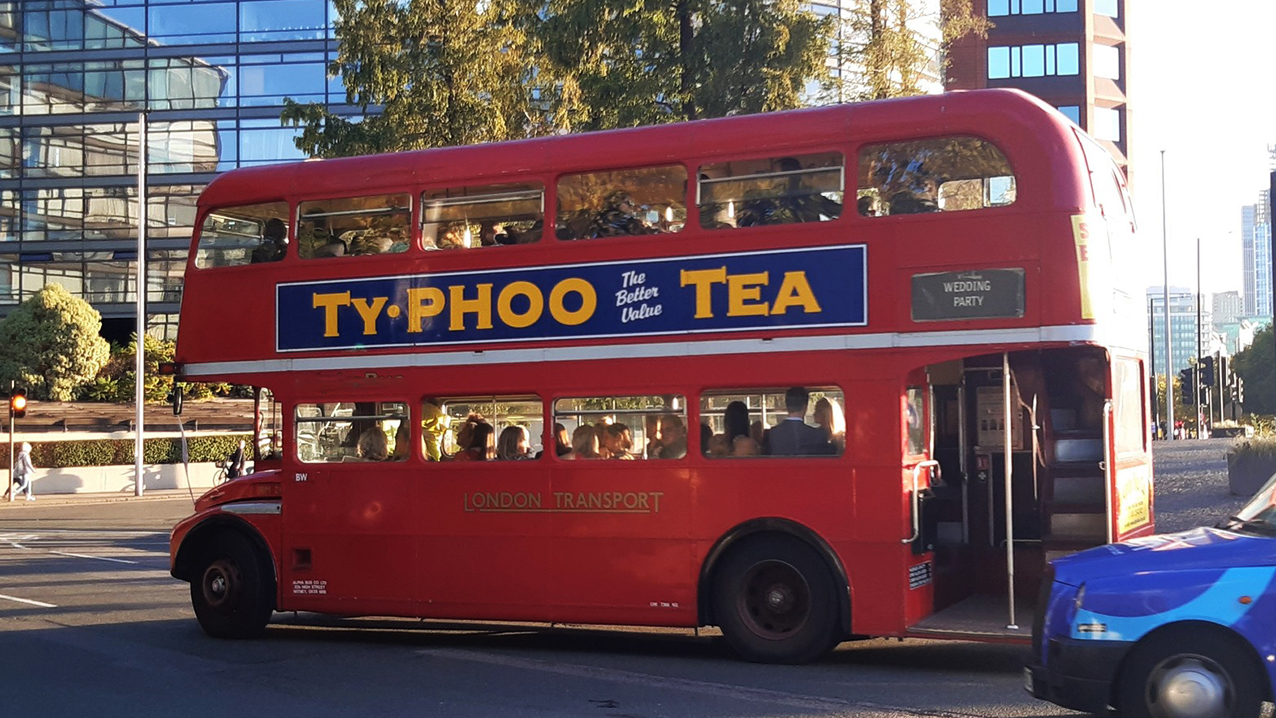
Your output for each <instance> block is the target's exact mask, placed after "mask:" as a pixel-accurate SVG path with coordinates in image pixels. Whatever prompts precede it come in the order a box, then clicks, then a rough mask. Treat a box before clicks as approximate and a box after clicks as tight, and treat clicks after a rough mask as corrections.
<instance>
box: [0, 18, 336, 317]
mask: <svg viewBox="0 0 1276 718" xmlns="http://www.w3.org/2000/svg"><path fill="white" fill-rule="evenodd" d="M334 16H335V12H334V10H333V9H332V7H331V6H330V4H329V3H328V2H327V0H17V1H16V2H0V315H2V314H4V313H7V312H8V311H10V310H12V308H13V307H15V306H17V304H18V303H19V302H21V301H22V300H23V299H24V298H25V297H27V296H30V295H31V294H32V293H33V292H35V291H37V290H39V289H40V288H41V287H43V286H44V285H45V284H47V283H54V282H56V283H59V284H62V285H63V286H64V287H66V288H67V289H68V290H69V291H71V292H72V293H73V294H76V295H78V296H81V297H83V298H84V299H85V300H87V301H89V302H90V303H91V304H93V306H94V307H96V308H97V309H98V310H99V311H100V312H101V313H102V317H103V320H104V329H103V333H104V334H106V335H107V336H108V338H111V339H114V340H118V339H123V338H126V337H127V336H128V334H129V333H131V332H132V331H133V330H134V316H135V310H134V304H133V303H134V302H135V299H136V291H137V286H136V281H135V272H136V262H137V213H138V210H137V161H138V157H139V152H138V149H139V148H138V138H139V121H138V116H139V113H141V112H143V111H147V112H148V142H147V148H148V153H149V161H148V163H147V167H148V174H149V180H148V182H147V192H146V194H147V209H146V220H147V233H148V243H147V246H148V252H147V254H148V257H147V279H146V299H147V303H148V315H149V318H148V331H149V332H150V333H152V334H154V335H157V336H166V337H171V336H172V335H173V334H174V332H175V331H176V326H177V311H178V305H179V301H180V297H181V291H182V275H183V271H184V268H185V259H186V253H187V249H188V247H189V244H190V238H191V232H192V229H193V224H194V221H195V200H196V198H197V197H198V195H199V192H200V191H201V189H203V187H204V186H205V185H206V184H207V183H208V182H209V181H210V180H212V178H213V177H215V176H216V175H217V174H218V173H219V172H223V171H225V170H228V169H232V168H235V167H245V166H250V165H255V164H266V163H272V162H280V161H285V160H295V159H300V158H302V156H303V155H302V153H301V152H300V151H299V150H297V148H296V146H295V145H294V144H293V138H294V136H295V135H296V134H297V132H298V130H296V129H294V128H291V127H281V125H280V121H279V114H280V111H281V110H282V108H283V101H284V98H285V97H291V98H293V99H295V100H298V101H302V102H323V103H327V104H329V105H330V106H332V107H333V109H334V111H337V112H343V113H346V114H356V113H357V112H358V110H357V108H354V107H350V106H347V105H345V99H346V98H345V89H344V87H343V86H342V84H341V82H340V80H338V79H330V78H328V77H327V76H326V63H327V61H328V60H330V59H332V58H334V57H335V52H336V43H335V41H334V40H333V36H332V21H333V19H334ZM233 321H234V319H233V318H228V323H231V324H233Z"/></svg>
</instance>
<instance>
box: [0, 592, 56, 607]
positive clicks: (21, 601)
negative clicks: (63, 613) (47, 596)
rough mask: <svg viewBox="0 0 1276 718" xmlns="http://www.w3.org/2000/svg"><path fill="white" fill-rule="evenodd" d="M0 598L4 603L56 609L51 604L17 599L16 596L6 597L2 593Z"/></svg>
mask: <svg viewBox="0 0 1276 718" xmlns="http://www.w3.org/2000/svg"><path fill="white" fill-rule="evenodd" d="M0 598H3V599H4V600H6V601H17V602H18V603H29V604H31V605H32V606H39V607H40V608H57V606H55V605H53V604H52V603H45V602H44V601H32V600H31V599H29V598H18V597H16V596H6V595H4V594H3V593H0Z"/></svg>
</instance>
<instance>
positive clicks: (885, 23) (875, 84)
mask: <svg viewBox="0 0 1276 718" xmlns="http://www.w3.org/2000/svg"><path fill="white" fill-rule="evenodd" d="M844 7H846V8H847V10H848V12H847V14H846V18H847V19H846V20H845V21H844V22H843V25H842V27H841V28H840V33H839V45H838V48H837V56H838V59H839V61H840V64H841V66H842V67H843V68H845V70H846V72H845V75H846V78H845V79H846V86H845V87H844V88H842V89H843V91H844V92H845V95H843V96H846V97H849V99H852V100H881V99H886V98H890V97H904V96H908V95H917V94H921V93H922V91H923V87H922V83H923V80H924V78H925V76H926V74H927V71H928V70H929V71H930V73H931V74H934V75H936V76H939V75H941V74H942V71H943V70H944V63H946V59H945V60H941V62H940V63H939V64H937V65H933V66H932V65H930V59H931V58H932V57H934V56H935V55H936V51H939V53H938V54H939V56H940V57H941V58H946V57H947V51H948V49H949V48H950V47H951V46H952V43H953V42H954V41H956V40H958V39H960V38H962V37H965V36H967V35H975V36H978V37H986V36H987V34H988V28H990V27H991V26H992V25H991V23H989V22H988V20H987V18H985V17H983V16H982V15H977V14H975V12H974V10H973V7H972V5H971V0H940V3H939V13H938V14H936V13H935V12H934V6H933V4H931V3H927V2H924V1H923V0H855V1H854V2H853V3H844Z"/></svg>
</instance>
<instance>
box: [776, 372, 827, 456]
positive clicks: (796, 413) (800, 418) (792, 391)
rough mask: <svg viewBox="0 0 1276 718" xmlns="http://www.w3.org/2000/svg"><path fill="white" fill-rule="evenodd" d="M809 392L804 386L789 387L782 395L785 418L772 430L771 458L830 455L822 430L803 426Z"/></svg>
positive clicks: (825, 436) (805, 424)
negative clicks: (786, 414)
mask: <svg viewBox="0 0 1276 718" xmlns="http://www.w3.org/2000/svg"><path fill="white" fill-rule="evenodd" d="M810 401H811V393H810V392H809V391H807V390H806V389H805V388H804V387H800V386H795V387H790V388H789V390H788V391H786V392H784V410H785V411H786V412H788V416H787V417H785V419H784V421H781V422H780V423H779V424H776V425H775V426H774V427H772V428H771V438H770V443H771V455H772V456H819V455H831V454H833V453H834V448H833V445H832V444H831V443H829V441H828V438H827V435H826V434H825V433H824V430H823V429H820V428H819V427H815V426H810V425H809V424H807V423H806V407H807V406H808V405H809V404H810Z"/></svg>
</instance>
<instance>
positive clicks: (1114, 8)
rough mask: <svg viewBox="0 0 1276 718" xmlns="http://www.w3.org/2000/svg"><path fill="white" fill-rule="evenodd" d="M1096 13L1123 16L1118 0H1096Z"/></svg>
mask: <svg viewBox="0 0 1276 718" xmlns="http://www.w3.org/2000/svg"><path fill="white" fill-rule="evenodd" d="M1094 13H1095V14H1096V15H1107V16H1108V17H1117V18H1119V17H1121V8H1120V7H1119V6H1118V4H1117V0H1094Z"/></svg>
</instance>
